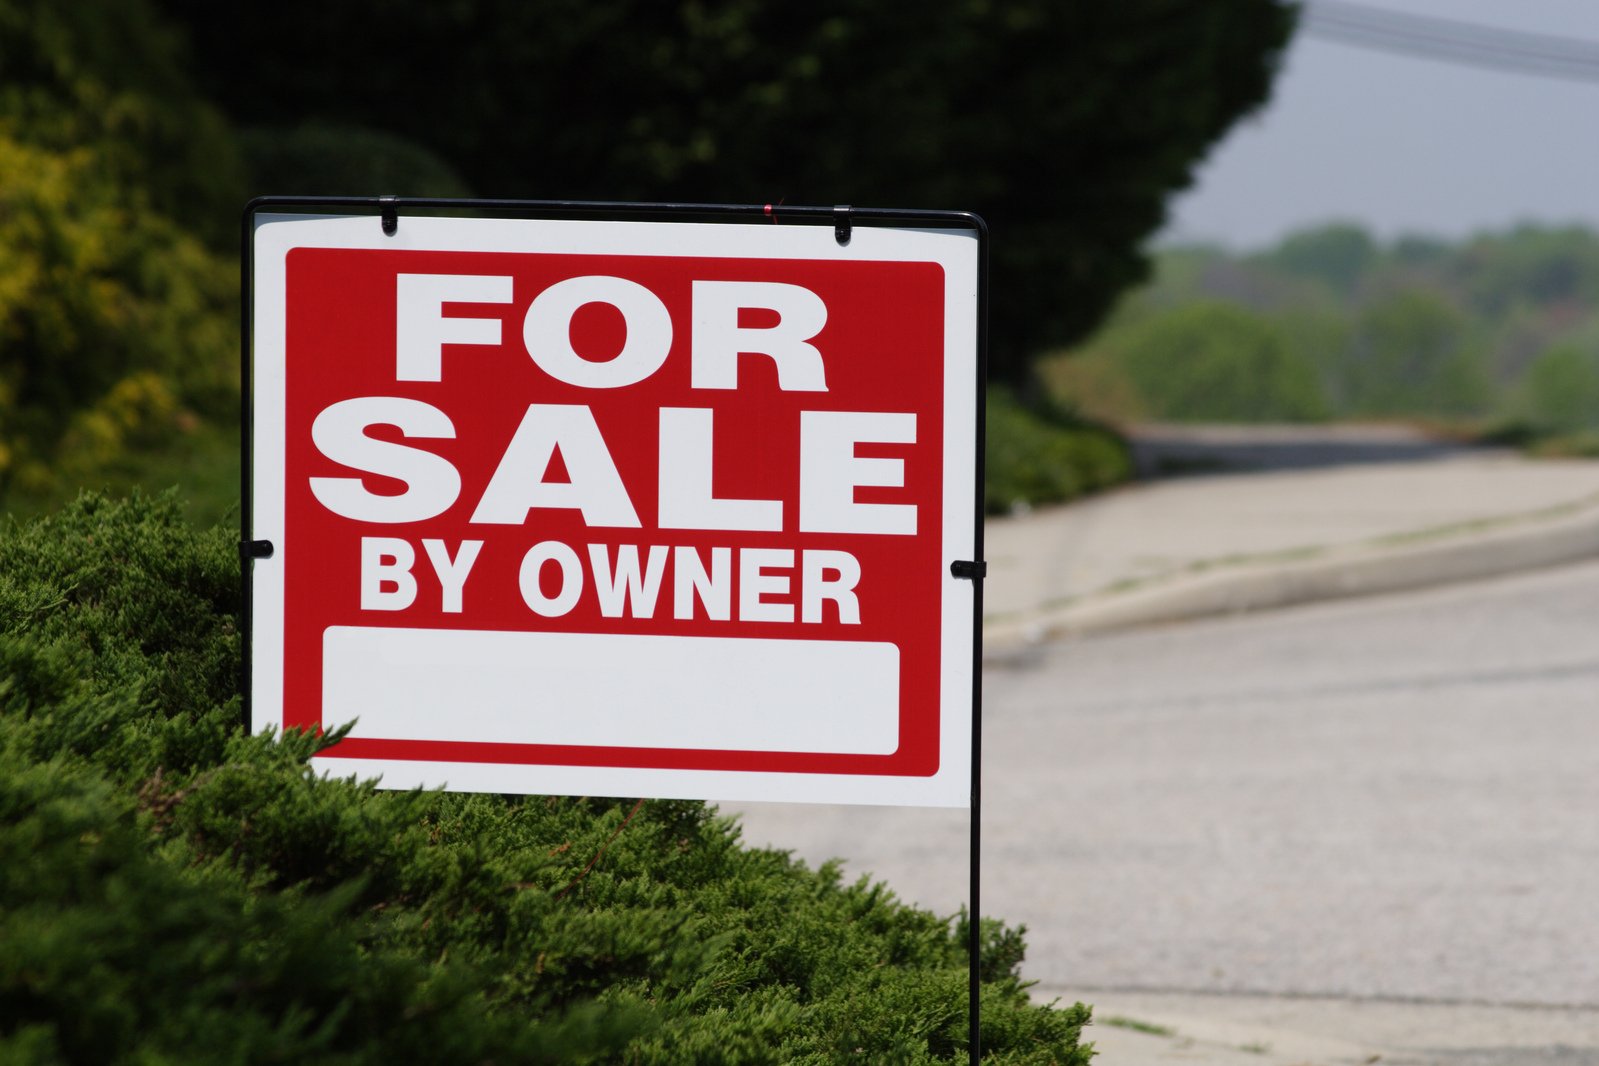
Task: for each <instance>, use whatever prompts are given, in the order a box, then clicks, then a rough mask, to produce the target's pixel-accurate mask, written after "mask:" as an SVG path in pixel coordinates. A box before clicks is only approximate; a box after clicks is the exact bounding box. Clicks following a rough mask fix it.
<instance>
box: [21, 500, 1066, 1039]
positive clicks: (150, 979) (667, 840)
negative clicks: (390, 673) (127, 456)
mask: <svg viewBox="0 0 1599 1066" xmlns="http://www.w3.org/2000/svg"><path fill="white" fill-rule="evenodd" d="M233 539H234V537H233V534H232V532H231V531H228V530H224V529H213V530H210V531H205V532H201V531H196V530H194V529H192V528H190V527H189V526H187V525H186V524H185V523H184V522H183V521H182V520H181V519H180V516H179V509H178V505H177V502H176V500H175V499H173V498H172V497H170V496H169V497H166V498H163V499H160V500H152V499H150V498H148V497H142V496H137V495H136V496H135V497H134V498H132V499H131V500H128V501H126V502H120V503H111V502H108V501H107V500H105V499H104V498H101V497H97V496H85V497H83V498H80V499H79V500H78V501H77V503H75V504H74V505H73V506H71V507H69V508H67V509H66V510H65V511H63V512H62V513H60V514H57V515H55V516H52V517H50V518H47V519H44V520H41V521H38V522H35V523H33V524H30V525H27V526H17V525H12V526H11V527H10V528H9V529H7V530H6V531H4V532H3V533H0V942H3V943H4V944H5V945H6V947H5V950H4V951H0V1060H3V1061H6V1062H20V1063H40V1064H43V1063H86V1064H87V1063H96V1064H98V1063H135V1062H137V1063H161V1062H185V1063H255V1062H278V1061H289V1060H300V1061H308V1062H319V1063H341V1064H342V1063H351V1064H353V1063H368V1062H371V1063H377V1062H392V1061H418V1060H425V1061H429V1062H440V1063H454V1062H460V1063H492V1062H500V1063H511V1062H571V1063H579V1062H625V1063H729V1064H731V1063H779V1062H782V1063H788V1062H801V1063H817V1064H820V1063H829V1062H838V1061H861V1062H871V1063H883V1062H906V1063H935V1062H947V1063H959V1062H964V1061H965V1051H964V1045H965V963H966V957H965V951H964V943H965V940H964V927H963V924H962V923H961V922H960V921H959V920H950V919H946V918H940V917H938V916H936V915H933V914H930V913H927V912H925V911H921V910H917V909H915V908H913V907H910V906H907V905H905V904H903V903H901V902H899V901H898V900H896V899H895V897H894V896H893V894H892V893H891V892H890V891H888V889H887V888H886V887H885V886H883V885H881V884H872V883H870V882H869V881H866V880H861V881H857V882H855V883H852V884H847V883H845V882H843V881H842V880H841V878H840V876H839V871H838V868H837V867H836V866H833V865H828V866H824V867H823V868H821V869H819V870H811V869H808V868H806V867H805V866H804V865H803V864H801V863H798V862H796V861H794V860H792V859H791V858H789V857H788V856H787V855H785V854H783V853H779V852H773V851H766V850H753V849H748V848H745V847H743V846H742V845H741V844H740V842H739V837H738V831H737V828H736V826H735V825H734V824H733V823H732V822H731V821H730V820H728V819H724V818H721V817H719V816H717V815H716V813H715V811H714V810H713V809H711V808H708V807H706V806H705V805H703V804H700V803H691V802H665V801H654V802H639V803H637V804H635V803H631V802H629V801H626V800H596V799H569V798H558V797H550V798H542V797H503V796H493V795H459V794H442V793H423V792H400V793H391V792H379V791H377V790H375V789H374V788H372V787H370V786H369V785H363V784H360V783H357V782H355V781H349V780H329V779H325V778H321V777H318V776H316V775H314V774H312V773H311V772H309V771H308V769H307V760H308V758H309V757H310V756H311V755H312V754H313V753H314V752H315V751H316V750H317V749H318V748H319V746H321V745H322V744H325V743H327V742H328V740H327V738H316V737H312V736H308V735H303V734H299V733H294V734H290V735H288V736H286V737H282V738H273V737H271V736H267V735H258V736H246V735H243V734H242V732H241V731H240V729H239V725H238V718H239V702H238V693H237V690H236V678H237V669H238V653H239V634H238V630H237V618H236V613H235V612H236V596H237V578H238V575H237V562H236V556H235V554H234V546H233ZM984 941H985V944H986V945H988V947H987V949H986V950H985V954H984V960H983V961H984V966H983V971H984V974H985V977H986V978H987V982H988V983H987V985H986V986H985V989H984V1011H985V1014H984V1019H985V1026H984V1032H985V1050H988V1051H991V1053H992V1061H994V1062H996V1063H1085V1062H1086V1061H1087V1060H1088V1058H1089V1056H1090V1055H1091V1053H1092V1051H1091V1048H1089V1047H1085V1046H1080V1045H1079V1043H1078V1035H1079V1030H1080V1028H1081V1026H1082V1025H1083V1024H1084V1023H1086V1021H1087V1011H1086V1008H1083V1007H1081V1006H1080V1005H1079V1006H1076V1007H1072V1008H1070V1009H1060V1010H1057V1009H1052V1008H1048V1007H1041V1006H1035V1005H1032V1004H1031V1003H1029V1001H1028V999H1027V994H1026V991H1025V986H1024V985H1023V984H1022V982H1020V981H1019V979H1018V978H1017V976H1016V965H1017V964H1018V963H1019V962H1020V959H1021V944H1020V939H1019V935H1018V931H1009V930H1004V929H1002V928H1000V927H999V926H998V924H997V923H993V924H988V923H985V930H984ZM986 1059H987V1056H986V1055H985V1060H986Z"/></svg>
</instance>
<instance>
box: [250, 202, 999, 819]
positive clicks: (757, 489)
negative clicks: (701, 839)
mask: <svg viewBox="0 0 1599 1066" xmlns="http://www.w3.org/2000/svg"><path fill="white" fill-rule="evenodd" d="M253 283H254V288H253V300H254V374H253V382H252V391H253V402H254V408H253V412H254V430H253V432H254V437H253V448H254V463H253V470H252V471H251V473H252V481H253V495H252V502H253V508H254V522H253V526H254V528H253V530H252V534H251V535H252V536H253V538H255V539H260V540H268V541H271V542H272V543H273V545H274V547H275V552H274V554H273V556H272V557H271V558H269V559H263V560H259V561H257V562H256V563H255V564H254V577H253V615H252V653H253V662H254V669H253V682H252V689H251V696H252V704H253V707H254V716H255V721H256V723H257V725H258V726H259V725H261V724H262V723H265V722H270V723H272V724H274V725H276V726H278V727H280V728H284V729H290V728H307V727H309V728H324V729H332V728H334V727H338V726H342V725H345V724H346V723H349V722H352V721H353V722H355V725H354V727H353V729H352V730H351V731H350V733H349V736H348V738H347V739H345V740H343V741H342V742H340V743H339V744H338V745H337V746H335V747H334V748H332V749H330V750H329V751H328V752H326V753H325V754H324V755H323V756H321V757H319V758H318V759H317V760H316V761H317V765H318V767H319V768H321V769H324V770H327V771H329V772H331V773H335V774H339V775H350V774H355V775H357V776H360V777H364V778H370V777H374V776H379V775H381V778H382V784H383V786H384V787H393V788H410V787H415V786H418V785H426V786H439V785H446V786H447V787H449V788H451V789H455V790H463V791H494V792H526V793H561V794H585V795H647V796H672V797H694V798H704V799H745V800H785V801H797V800H802V801H817V802H834V803H846V802H860V803H911V804H925V805H936V806H962V805H965V804H966V803H967V802H968V799H969V780H970V767H969V760H970V740H971V735H970V734H971V699H972V681H973V679H972V637H973V633H972V625H973V587H972V582H971V581H968V580H961V579H957V578H954V577H952V576H951V574H950V563H951V562H952V561H955V560H960V559H971V558H973V557H974V555H973V539H974V525H975V521H976V515H975V513H974V508H975V499H974V485H975V477H976V472H975V462H976V425H977V421H976V407H977V386H976V380H977V368H976V337H977V239H976V237H975V235H973V234H972V233H970V232H969V231H956V230H949V231H941V230H907V229H895V228H889V227H873V226H870V225H862V224H859V223H857V224H856V226H855V227H854V232H853V236H852V239H851V241H850V242H849V243H848V244H847V245H843V246H841V245H839V244H838V243H837V242H836V241H835V240H834V236H833V231H832V228H831V227H821V226H786V225H785V226H776V225H742V224H740V225H723V224H697V223H676V222H625V221H611V222H592V221H569V220H556V221H550V220H511V221H507V220H501V219H495V220H487V219H467V218H410V217H407V218H402V219H401V220H400V224H399V229H398V232H397V233H396V234H395V235H394V236H392V237H391V236H385V235H384V234H383V232H382V229H381V227H380V224H379V221H378V219H377V218H375V217H371V216H359V217H323V216H318V217H306V216H286V215H257V216H256V228H255V241H254V260H253Z"/></svg>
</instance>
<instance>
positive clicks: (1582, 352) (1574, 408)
mask: <svg viewBox="0 0 1599 1066" xmlns="http://www.w3.org/2000/svg"><path fill="white" fill-rule="evenodd" d="M1525 392H1526V397H1525V400H1524V401H1523V402H1524V404H1525V413H1526V417H1527V420H1528V421H1529V422H1531V423H1532V425H1533V426H1534V427H1535V428H1537V429H1539V430H1543V431H1546V432H1556V433H1571V432H1576V431H1579V430H1584V429H1599V351H1596V350H1595V349H1593V348H1591V347H1579V346H1577V345H1575V344H1563V345H1559V346H1557V347H1554V348H1551V349H1550V350H1549V351H1547V352H1545V353H1544V354H1543V355H1542V356H1540V357H1539V358H1538V359H1537V361H1536V362H1534V363H1533V364H1532V366H1531V367H1530V368H1529V370H1528V372H1527V377H1526V384H1525Z"/></svg>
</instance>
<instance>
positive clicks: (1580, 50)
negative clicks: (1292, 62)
mask: <svg viewBox="0 0 1599 1066" xmlns="http://www.w3.org/2000/svg"><path fill="white" fill-rule="evenodd" d="M1300 26H1301V28H1302V29H1303V30H1304V32H1305V33H1306V34H1307V35H1309V36H1312V37H1318V38H1321V39H1322V40H1327V41H1332V42H1335V43H1338V44H1346V45H1353V46H1355V47H1358V48H1370V49H1375V50H1378V51H1383V52H1393V53H1398V54H1400V55H1407V56H1415V57H1419V58H1423V59H1433V60H1438V61H1440V62H1445V63H1457V64H1461V65H1464V66H1473V67H1480V68H1486V69H1490V70H1501V71H1508V72H1510V73H1515V74H1530V75H1534V76H1537V77H1545V78H1564V79H1567V80H1572V81H1587V82H1599V41H1589V40H1574V39H1570V38H1565V37H1556V36H1554V35H1552V34H1544V33H1526V32H1524V31H1521V30H1509V29H1500V28H1498V27H1494V26H1484V25H1482V24H1481V23H1475V22H1462V21H1459V20H1456V19H1445V18H1434V17H1431V16H1426V15H1412V14H1409V13H1406V12H1399V11H1392V10H1389V9H1386V8H1381V7H1373V6H1371V5H1369V4H1360V3H1352V2H1350V0H1310V2H1308V3H1306V4H1305V6H1304V8H1303V10H1302V13H1301V15H1300Z"/></svg>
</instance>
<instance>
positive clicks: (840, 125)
mask: <svg viewBox="0 0 1599 1066" xmlns="http://www.w3.org/2000/svg"><path fill="white" fill-rule="evenodd" d="M162 6H163V8H164V9H165V10H166V11H168V12H170V13H172V14H173V15H174V16H176V17H177V18H178V19H179V21H180V22H181V23H182V24H183V25H184V26H185V27H186V28H187V29H188V31H189V34H190V39H191V42H192V45H191V50H190V54H191V60H192V62H193V64H194V66H195V69H196V70H197V72H198V77H199V79H200V81H201V83H202V85H203V86H204V87H205V89H206V91H207V92H208V93H210V94H211V95H212V97H213V98H214V99H216V100H218V101H219V102H220V103H221V104H222V106H223V107H224V108H226V110H227V111H228V112H229V114H231V115H233V116H234V117H235V118H236V119H237V120H238V121H239V122H240V123H241V124H244V125H246V126H250V127H258V128H281V127H284V126H290V125H293V124H296V123H300V122H303V121H321V122H330V123H337V124H341V125H352V126H359V127H364V128H367V129H371V130H381V131H383V132H385V133H389V134H394V135H397V136H400V137H403V138H405V139H407V140H409V141H412V142H414V143H416V144H419V145H422V146H425V147H426V148H427V149H429V150H431V151H432V152H435V153H437V155H438V156H439V157H440V158H442V159H443V160H445V161H447V163H448V164H449V165H450V166H451V167H453V168H455V169H456V170H458V171H459V173H460V174H461V175H462V176H463V178H464V179H465V181H466V182H467V183H468V184H469V185H470V186H471V187H472V188H474V189H475V190H477V191H478V192H480V193H483V194H485V195H491V196H513V197H530V198H576V199H605V198H633V199H648V200H677V199H681V200H691V201H707V200H710V201H721V200H726V201H735V202H752V203H774V204H777V203H781V202H788V203H823V204H827V203H839V202H845V203H855V204H876V205H884V206H912V207H958V208H967V209H972V210H976V211H979V212H981V213H982V214H983V215H984V216H985V217H986V218H987V219H988V221H989V223H990V224H991V225H992V226H993V229H994V234H995V242H994V263H993V283H992V294H993V312H994V314H993V323H992V336H993V341H994V353H993V355H994V359H993V365H994V369H995V371H996V372H997V373H998V374H999V375H1000V376H1002V377H1005V378H1008V379H1011V380H1020V379H1023V378H1025V377H1026V374H1027V367H1028V362H1029V360H1030V358H1031V357H1032V356H1033V355H1034V354H1036V351H1037V350H1038V349H1040V348H1041V347H1043V346H1046V345H1059V344H1065V343H1069V342H1071V341H1074V340H1076V339H1078V338H1080V337H1081V336H1082V335H1083V334H1085V333H1086V332H1087V331H1088V330H1089V329H1091V328H1092V327H1093V326H1094V324H1095V323H1096V322H1098V321H1099V319H1100V318H1101V317H1102V316H1103V315H1104V313H1105V311H1106V310H1107V308H1108V307H1109V305H1110V303H1111V301H1112V300H1113V299H1114V297H1115V296H1116V294H1117V293H1119V292H1120V291H1121V290H1122V289H1124V288H1125V287H1126V286H1127V285H1129V284H1131V283H1132V282H1134V281H1136V280H1137V279H1138V278H1139V277H1141V276H1142V273H1143V271H1144V261H1143V259H1142V256H1141V254H1140V252H1139V251H1138V248H1139V245H1140V244H1141V242H1142V241H1143V240H1144V238H1146V237H1147V236H1148V235H1150V234H1151V233H1153V232H1154V231H1155V230H1156V229H1158V228H1159V226H1160V225H1161V223H1162V221H1163V219H1164V203H1165V200H1166V197H1167V196H1168V195H1169V194H1170V193H1171V192H1172V191H1174V190H1176V189H1180V188H1182V187H1184V186H1185V185H1187V184H1188V183H1189V181H1190V179H1191V175H1192V168H1193V167H1194V165H1195V163H1196V162H1197V161H1198V160H1199V159H1200V158H1201V157H1202V156H1203V155H1204V153H1205V152H1206V150H1207V149H1208V148H1209V146H1210V145H1211V144H1213V143H1214V142H1215V141H1216V140H1217V139H1218V138H1219V137H1220V136H1221V135H1222V133H1223V132H1225V131H1226V130H1227V128H1228V127H1229V126H1230V125H1231V124H1232V123H1233V122H1234V121H1235V120H1236V119H1237V118H1238V117H1239V116H1241V115H1243V114H1246V113H1247V112H1249V111H1250V110H1252V109H1253V108H1255V107H1256V106H1258V105H1259V104H1261V103H1262V102H1263V101H1264V100H1265V99H1266V96H1267V93H1268V91H1269V88H1270V84H1271V78H1272V75H1273V72H1274V70H1275V67H1276V63H1277V59H1278V56H1279V54H1280V52H1281V49H1282V47H1283V45H1284V44H1285V42H1286V41H1287V39H1288V36H1289V33H1290V31H1291V28H1292V24H1293V17H1294V13H1293V8H1292V7H1291V6H1290V5H1289V4H1286V3H1282V2H1279V0H1214V2H1211V3H1205V4H1195V3H1192V2H1190V0H1124V2H1121V3H1115V4H1063V3H1058V2H1055V0H1015V2H1010V3H1004V4H994V3H988V2H986V0H934V2H932V3H929V4H923V5H920V6H919V7H917V8H915V9H907V8H903V7H899V6H896V5H892V4H882V3H875V2H869V0H822V2H820V3H812V4H792V3H786V4H785V3H777V2H774V0H712V2H699V0H681V2H678V3H668V4H662V3H653V2H648V0H609V2H606V3H594V2H592V0H544V2H541V3H536V4H530V3H524V2H522V0H459V2H455V3H449V4H440V3H433V2H422V0H409V2H394V0H381V2H380V0H353V2H347V3H340V4H327V3H325V2H319V0H275V2H274V3H273V4H271V5H270V7H268V6H265V5H261V4H242V5H230V4H215V3H211V2H209V0H162ZM268 21H269V22H270V28H266V23H267V22H268ZM419 63H420V64H422V66H423V67H425V69H419ZM357 72H358V73H357ZM260 191H263V192H282V191H287V190H285V189H281V188H280V189H265V188H263V189H261V190H260ZM315 191H319V192H327V191H333V190H327V189H320V190H315ZM337 191H341V192H347V193H368V194H371V193H379V192H401V193H409V192H412V190H411V189H407V188H396V189H386V188H361V187H355V186H351V187H348V188H343V189H339V190H337Z"/></svg>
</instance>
